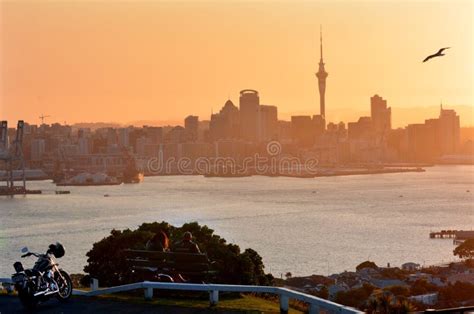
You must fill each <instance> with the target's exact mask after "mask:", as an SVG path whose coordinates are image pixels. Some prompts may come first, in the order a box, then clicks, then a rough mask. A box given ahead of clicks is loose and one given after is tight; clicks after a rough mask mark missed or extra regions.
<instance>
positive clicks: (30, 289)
mask: <svg viewBox="0 0 474 314" xmlns="http://www.w3.org/2000/svg"><path fill="white" fill-rule="evenodd" d="M21 252H22V253H24V254H23V255H22V256H21V257H22V258H24V257H29V256H35V257H37V258H38V259H37V261H36V262H35V265H34V266H33V268H30V269H24V267H23V265H22V263H21V262H16V263H15V264H13V267H14V268H15V271H16V273H15V274H13V275H12V281H13V284H14V286H15V289H16V290H17V292H18V296H19V298H20V302H21V303H22V304H23V306H25V307H26V308H28V309H32V308H35V307H36V305H37V304H38V302H43V301H46V300H47V299H49V298H50V297H54V296H55V297H56V298H57V299H59V301H67V300H68V299H69V298H70V297H71V295H72V281H71V277H70V276H69V274H68V273H67V272H65V271H64V270H62V269H60V268H59V264H58V263H57V262H56V258H61V257H63V256H64V253H65V250H64V247H63V246H62V245H61V244H60V243H56V244H51V245H50V246H49V247H48V250H47V251H46V253H45V254H39V253H34V252H30V251H28V248H26V247H24V248H23V249H22V250H21Z"/></svg>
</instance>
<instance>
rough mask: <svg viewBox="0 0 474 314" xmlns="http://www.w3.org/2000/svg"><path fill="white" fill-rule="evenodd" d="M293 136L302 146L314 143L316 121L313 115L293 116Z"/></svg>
mask: <svg viewBox="0 0 474 314" xmlns="http://www.w3.org/2000/svg"><path fill="white" fill-rule="evenodd" d="M291 137H292V139H293V142H295V143H297V144H298V145H300V146H305V147H307V146H311V145H312V144H313V143H314V123H313V120H311V116H292V117H291Z"/></svg>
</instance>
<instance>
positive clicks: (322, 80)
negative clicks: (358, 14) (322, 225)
mask: <svg viewBox="0 0 474 314" xmlns="http://www.w3.org/2000/svg"><path fill="white" fill-rule="evenodd" d="M319 42H320V49H321V58H320V59H319V70H318V72H317V73H316V77H317V78H318V88H319V114H320V115H321V116H322V117H323V118H326V99H325V94H326V78H327V77H328V73H327V72H326V70H325V69H324V61H323V33H322V30H320V37H319Z"/></svg>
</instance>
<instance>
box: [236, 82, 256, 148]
mask: <svg viewBox="0 0 474 314" xmlns="http://www.w3.org/2000/svg"><path fill="white" fill-rule="evenodd" d="M239 107H240V130H241V133H240V135H241V137H242V138H243V139H245V140H247V141H252V142H255V141H256V140H257V135H258V123H259V121H258V117H259V107H260V98H259V96H258V92H257V91H256V90H253V89H244V90H242V91H240V99H239Z"/></svg>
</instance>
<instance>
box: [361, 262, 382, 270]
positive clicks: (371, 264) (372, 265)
mask: <svg viewBox="0 0 474 314" xmlns="http://www.w3.org/2000/svg"><path fill="white" fill-rule="evenodd" d="M364 268H373V269H378V266H377V264H375V263H374V262H371V261H365V262H362V263H360V264H359V265H357V267H356V270H357V271H359V270H361V269H364Z"/></svg>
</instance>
